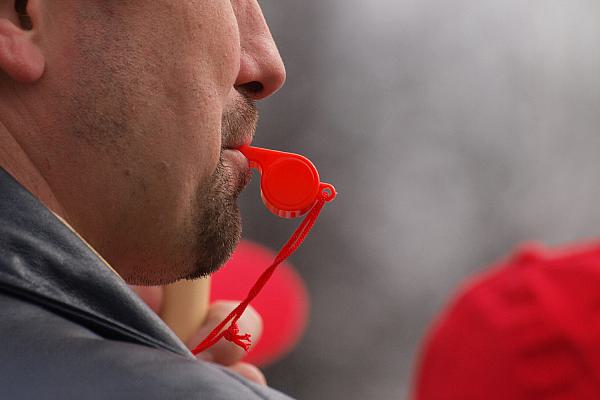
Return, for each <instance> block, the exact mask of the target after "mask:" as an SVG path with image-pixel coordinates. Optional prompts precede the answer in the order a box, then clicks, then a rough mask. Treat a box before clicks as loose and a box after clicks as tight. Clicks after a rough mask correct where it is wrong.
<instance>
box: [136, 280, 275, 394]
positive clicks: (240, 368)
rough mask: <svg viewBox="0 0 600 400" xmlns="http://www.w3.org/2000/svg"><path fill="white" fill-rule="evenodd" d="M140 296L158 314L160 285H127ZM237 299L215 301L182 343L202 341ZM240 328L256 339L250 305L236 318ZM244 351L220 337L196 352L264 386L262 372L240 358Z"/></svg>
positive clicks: (257, 324) (256, 319)
mask: <svg viewBox="0 0 600 400" xmlns="http://www.w3.org/2000/svg"><path fill="white" fill-rule="evenodd" d="M131 288H132V289H133V290H134V291H135V292H136V293H137V294H138V295H139V296H140V297H141V298H142V300H144V301H145V302H146V304H148V306H150V308H151V309H152V310H154V312H156V313H157V314H160V305H161V304H162V288H161V287H156V286H152V287H148V286H132V287H131ZM238 304H239V303H238V302H234V301H216V302H214V303H212V304H211V305H210V307H209V309H208V314H207V316H206V319H205V320H204V322H203V324H202V326H201V327H200V328H199V329H198V330H197V331H196V333H195V334H194V335H192V338H191V339H190V340H189V341H188V342H187V343H186V345H187V346H188V348H189V349H190V350H191V349H193V348H194V347H196V346H197V345H198V344H199V343H200V341H202V340H203V339H204V338H205V337H206V336H207V335H208V334H209V333H210V331H211V330H212V329H213V328H214V327H215V326H217V325H218V324H219V323H220V322H221V321H222V320H223V319H224V318H225V317H227V315H229V313H230V312H231V311H233V309H235V307H237V305H238ZM238 326H239V328H240V332H243V333H249V334H250V335H252V344H255V343H257V342H258V339H259V338H260V335H261V333H262V319H261V317H260V315H259V314H258V313H257V312H256V310H254V309H253V308H252V307H251V306H250V307H248V308H247V309H246V311H245V312H244V314H243V315H242V317H241V318H240V319H239V321H238ZM245 354H246V352H245V351H244V349H242V348H240V347H239V346H237V345H235V344H233V343H231V342H228V341H226V340H224V339H222V340H220V341H219V342H218V343H216V344H215V345H214V346H213V347H211V348H210V349H208V350H206V351H205V352H203V353H201V354H199V355H198V356H197V358H198V359H199V360H203V361H207V362H213V363H217V364H220V365H223V366H225V367H227V368H228V369H230V370H231V371H233V372H235V373H237V374H239V375H241V376H243V377H244V378H246V379H248V380H250V381H252V382H255V383H258V384H259V385H264V386H266V384H267V382H266V379H265V376H264V375H263V373H262V372H261V371H260V370H259V369H258V368H257V367H256V366H254V365H252V364H249V363H245V362H242V361H240V360H241V359H242V358H243V357H244V355H245Z"/></svg>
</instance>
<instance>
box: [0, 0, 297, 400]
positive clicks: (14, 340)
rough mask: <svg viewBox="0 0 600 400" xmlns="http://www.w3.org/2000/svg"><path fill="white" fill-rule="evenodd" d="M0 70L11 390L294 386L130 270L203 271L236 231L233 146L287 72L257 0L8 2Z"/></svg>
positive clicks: (37, 393) (243, 169)
mask: <svg viewBox="0 0 600 400" xmlns="http://www.w3.org/2000/svg"><path fill="white" fill-rule="evenodd" d="M0 69H1V70H2V74H1V75H0V86H1V89H0V167H2V168H0V315H1V317H0V318H1V321H2V323H1V324H0V338H1V339H2V346H1V347H2V351H0V391H1V393H2V398H7V399H21V398H23V399H30V398H52V399H54V398H57V399H67V398H73V399H75V398H76V399H96V398H97V399H118V398H127V399H133V398H140V399H141V398H143V399H194V398H198V399H200V398H202V399H204V398H210V399H238V398H244V399H245V398H248V399H259V398H261V399H264V398H284V397H285V396H283V395H281V394H279V393H277V392H276V391H273V390H270V389H268V388H266V387H264V386H261V385H258V384H256V382H258V383H260V382H261V381H262V378H261V376H260V374H259V373H258V371H257V370H256V369H254V368H252V366H249V365H244V364H241V363H236V362H235V361H236V360H237V359H239V357H238V356H234V358H233V359H232V358H231V357H229V358H227V357H223V354H220V355H218V356H217V355H214V354H213V355H207V356H206V358H210V359H212V360H219V359H228V362H227V364H228V365H230V368H229V369H227V368H223V367H218V366H216V365H215V364H210V363H207V362H204V361H199V360H196V359H195V358H194V357H193V356H192V355H191V353H190V352H189V350H187V348H186V347H185V345H183V343H181V342H180V341H179V340H178V339H177V338H176V337H175V336H174V335H173V333H172V332H171V331H170V330H169V329H168V328H167V327H166V326H165V325H164V324H163V323H162V322H161V321H160V320H159V319H158V318H157V317H156V316H155V315H153V314H152V313H151V312H150V311H149V309H148V308H147V307H146V306H145V305H144V304H143V303H142V302H141V301H140V300H139V299H138V298H137V297H136V296H135V295H134V294H133V292H132V291H131V290H130V289H129V288H128V287H127V285H126V283H125V282H127V283H130V284H137V285H162V284H167V283H171V282H175V281H177V280H179V279H183V278H186V279H194V278H198V277H202V276H205V275H207V274H209V273H211V272H213V271H215V270H216V269H217V268H218V267H219V266H220V265H221V264H222V263H223V262H224V261H225V260H226V259H227V258H228V256H229V254H230V252H231V251H232V249H233V247H234V245H235V243H236V242H237V240H238V239H239V236H240V216H239V211H238V209H237V206H236V204H235V200H236V197H237V195H238V194H239V192H240V191H241V190H242V189H243V187H244V185H245V183H246V182H247V180H248V165H247V163H246V161H245V159H244V158H243V157H242V156H241V154H240V153H239V152H237V151H235V150H232V149H235V148H236V147H238V146H240V145H242V144H246V143H249V142H250V141H251V140H252V136H253V133H254V129H255V124H256V120H257V112H256V109H255V106H254V101H255V100H260V99H263V98H265V97H267V96H269V95H271V94H272V93H274V92H275V91H276V90H277V89H278V88H279V87H281V85H282V84H283V82H284V80H285V70H284V67H283V64H282V61H281V59H280V56H279V54H278V51H277V49H276V46H275V44H274V43H273V40H272V38H271V34H270V32H269V30H268V28H267V26H266V23H265V21H264V18H263V15H262V12H261V10H260V8H259V5H258V4H257V3H256V0H211V1H206V0H186V1H182V0H178V1H172V0H152V1H150V0H129V1H116V0H86V1H77V0H29V1H27V0H17V1H15V0H11V1H8V0H7V1H2V2H0ZM104 260H106V261H104ZM224 313H226V311H223V310H222V309H217V308H213V309H212V310H211V312H209V314H211V315H212V316H213V318H214V317H215V315H217V314H218V315H221V314H224ZM253 321H254V322H253ZM246 323H247V324H250V325H252V326H255V325H256V324H257V322H256V318H254V319H253V317H252V316H250V317H249V318H247V320H246ZM228 349H230V347H229V348H221V349H220V350H217V351H221V352H228V351H230V350H228ZM241 375H243V376H245V377H246V378H249V379H250V380H254V381H255V383H252V382H250V381H249V379H245V378H243V377H242V376H241Z"/></svg>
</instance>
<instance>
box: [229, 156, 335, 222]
mask: <svg viewBox="0 0 600 400" xmlns="http://www.w3.org/2000/svg"><path fill="white" fill-rule="evenodd" d="M238 150H239V151H240V152H241V153H242V154H243V155H244V156H245V157H246V158H247V159H248V161H249V163H250V167H251V168H256V169H257V170H258V171H259V172H260V174H261V180H260V192H261V197H262V199H263V202H264V204H265V206H266V207H267V208H268V209H269V210H270V211H271V212H272V213H274V214H276V215H278V216H280V217H284V218H295V217H299V216H301V215H303V214H305V213H307V212H308V211H309V210H310V209H311V208H312V207H313V206H314V205H315V203H316V202H317V200H318V199H319V196H320V195H321V193H323V195H324V197H325V199H326V200H327V201H330V200H333V198H334V197H335V194H336V193H335V189H334V187H333V186H332V185H330V184H328V183H322V182H321V181H320V179H319V172H318V171H317V169H316V168H315V166H314V164H313V163H312V162H311V161H310V160H309V159H308V158H306V157H304V156H301V155H299V154H293V153H286V152H283V151H276V150H269V149H262V148H259V147H252V146H242V147H240V148H239V149H238Z"/></svg>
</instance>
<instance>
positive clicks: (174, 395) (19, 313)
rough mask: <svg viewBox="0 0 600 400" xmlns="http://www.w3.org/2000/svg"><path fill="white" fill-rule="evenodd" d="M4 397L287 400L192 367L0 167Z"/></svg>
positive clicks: (173, 341)
mask: <svg viewBox="0 0 600 400" xmlns="http://www.w3.org/2000/svg"><path fill="white" fill-rule="evenodd" d="M0 398H2V399H12V400H16V399H61V400H63V399H144V400H151V399H161V400H162V399H226V400H233V399H289V398H288V397H286V396H284V395H282V394H280V393H279V392H276V391H274V390H271V389H266V388H263V387H259V386H257V385H255V384H253V383H251V382H248V381H246V380H245V379H243V378H241V377H239V376H237V375H235V374H233V373H231V372H229V371H227V370H226V369H224V368H220V367H218V366H215V365H212V364H209V363H205V362H201V361H197V360H196V359H195V358H194V356H193V355H192V354H191V353H190V352H189V350H188V349H187V348H186V347H185V345H184V344H183V343H182V342H181V341H180V340H179V339H178V338H177V337H176V336H175V335H174V334H173V333H172V332H171V330H170V329H169V328H168V327H167V326H166V325H165V324H164V323H163V322H162V321H161V320H160V319H159V318H158V317H157V316H156V315H155V314H154V313H153V312H152V311H151V310H150V309H149V308H148V307H146V305H145V304H144V303H143V302H142V301H141V300H140V299H139V298H138V297H137V296H136V295H135V294H134V293H133V292H132V291H131V290H130V289H129V287H128V286H127V285H126V284H125V282H123V281H122V280H121V279H120V278H119V277H118V276H117V275H116V274H115V273H114V272H112V271H111V270H110V269H109V268H107V266H106V265H105V264H104V263H103V262H102V261H101V259H100V258H99V257H98V256H97V255H96V254H95V253H94V252H93V251H92V250H91V249H90V248H89V247H88V246H87V245H86V244H85V243H84V242H83V241H82V240H81V239H80V238H79V237H78V236H77V235H76V234H75V233H73V232H72V231H71V230H70V229H69V228H68V227H67V226H66V225H64V224H63V223H62V222H60V220H59V219H57V218H56V217H55V216H54V214H52V213H51V212H50V211H49V210H48V209H47V208H46V207H44V206H43V205H42V204H41V203H40V202H39V201H38V200H37V199H36V198H35V197H33V196H32V195H31V194H30V193H29V192H27V191H26V190H25V189H24V188H23V187H22V186H21V185H20V184H19V183H18V182H16V181H15V180H14V179H13V178H12V177H11V176H10V175H9V174H8V173H7V172H6V171H4V170H3V169H2V168H0Z"/></svg>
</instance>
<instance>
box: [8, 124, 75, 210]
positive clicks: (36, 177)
mask: <svg viewBox="0 0 600 400" xmlns="http://www.w3.org/2000/svg"><path fill="white" fill-rule="evenodd" d="M0 167H2V168H4V169H5V170H6V171H7V172H8V173H10V174H11V175H12V176H13V177H14V178H15V179H16V180H17V181H19V183H20V184H21V185H23V186H24V187H25V188H26V189H27V190H29V191H30V192H31V193H32V194H33V195H34V196H35V197H37V198H38V200H40V201H41V202H42V203H44V205H45V206H46V207H48V208H49V209H50V210H52V211H53V212H54V213H56V214H58V215H60V216H61V217H63V218H66V214H65V211H64V209H63V208H62V207H61V205H60V204H59V202H58V200H57V199H56V197H55V196H54V194H53V193H52V190H51V188H50V185H48V182H46V179H45V178H44V176H43V174H42V173H41V172H40V168H39V166H37V165H35V164H34V163H33V162H32V161H31V159H30V158H29V156H28V155H27V152H26V151H25V149H24V148H23V146H21V144H20V143H19V141H18V139H17V138H16V137H15V136H13V135H12V134H11V133H10V132H9V131H8V129H6V126H5V125H4V124H3V123H1V122H0Z"/></svg>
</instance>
